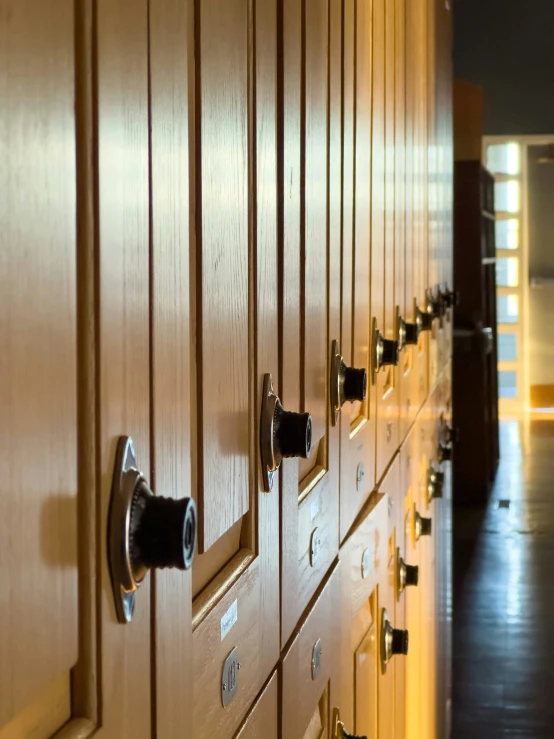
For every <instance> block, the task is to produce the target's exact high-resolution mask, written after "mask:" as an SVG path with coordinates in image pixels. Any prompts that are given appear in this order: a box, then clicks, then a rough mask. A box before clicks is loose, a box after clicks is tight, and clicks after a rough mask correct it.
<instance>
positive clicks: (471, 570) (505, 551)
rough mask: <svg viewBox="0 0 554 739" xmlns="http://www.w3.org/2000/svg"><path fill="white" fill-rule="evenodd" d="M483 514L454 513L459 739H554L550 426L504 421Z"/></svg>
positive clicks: (553, 430)
mask: <svg viewBox="0 0 554 739" xmlns="http://www.w3.org/2000/svg"><path fill="white" fill-rule="evenodd" d="M500 434H501V462H500V467H499V470H498V475H497V479H496V482H495V486H494V489H493V491H492V495H491V498H490V501H489V504H488V506H487V507H486V508H480V509H478V508H472V509H461V508H457V509H456V511H455V521H454V550H455V571H454V696H453V735H452V736H453V739H466V737H471V739H497V737H527V739H542V738H543V737H548V738H549V739H552V737H554V624H553V621H554V619H553V616H552V613H553V611H554V577H552V571H553V565H554V491H553V487H554V422H553V421H550V420H532V421H528V422H527V423H524V422H518V421H506V422H503V423H502V425H501V431H500Z"/></svg>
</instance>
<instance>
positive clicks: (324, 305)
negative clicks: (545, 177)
mask: <svg viewBox="0 0 554 739" xmlns="http://www.w3.org/2000/svg"><path fill="white" fill-rule="evenodd" d="M333 9H334V11H335V16H336V14H337V13H336V10H337V5H336V3H335V4H334V5H333ZM329 12H330V8H329V6H328V4H327V2H325V1H324V0H318V1H317V2H307V3H305V5H304V4H301V3H297V2H293V1H292V0H286V2H284V3H283V135H284V141H285V146H284V149H283V161H282V177H283V180H282V182H283V186H282V187H281V188H280V191H281V192H282V195H283V223H282V229H283V230H282V233H283V241H282V253H281V259H282V272H281V275H282V284H281V289H282V296H283V297H282V301H281V311H282V313H281V316H282V345H281V349H282V393H281V394H282V401H283V404H284V405H285V407H286V408H287V409H288V410H293V411H294V410H298V409H300V410H304V411H307V412H310V413H312V415H313V420H314V424H315V425H314V433H313V437H312V453H311V457H310V459H309V460H302V461H301V462H298V461H297V460H295V459H287V460H285V461H284V463H283V465H282V479H283V493H282V538H281V547H282V573H283V574H282V580H283V582H286V583H287V587H286V588H285V589H283V591H282V600H281V618H282V620H281V643H282V644H285V643H286V642H287V640H288V639H289V637H290V635H291V633H292V630H293V628H294V627H295V625H296V624H297V623H298V620H299V618H300V616H301V614H302V612H303V611H304V610H305V608H306V607H307V605H308V603H309V602H310V599H311V598H312V597H313V595H314V593H315V591H316V589H317V587H318V585H319V584H320V582H321V580H322V578H323V576H324V575H325V573H326V572H327V571H328V569H329V567H330V565H331V563H332V561H333V559H334V558H335V557H336V553H337V549H338V494H337V483H338V451H339V449H338V429H337V428H332V427H331V420H330V413H329V405H330V404H329V377H328V375H329V361H328V359H329V357H328V355H329V354H330V348H331V347H330V337H333V338H336V337H338V335H339V333H338V331H339V329H340V323H339V320H340V302H339V291H338V290H337V289H336V285H335V286H334V287H333V289H331V288H330V283H329V279H330V276H329V272H328V270H329V268H330V265H335V264H337V261H338V258H339V257H338V254H339V251H340V240H339V238H337V226H338V224H337V214H336V204H335V206H334V207H333V209H332V211H330V212H329V218H330V223H329V227H330V237H329V238H328V237H327V233H326V228H325V222H326V219H327V213H328V198H327V187H328V179H327V178H328V166H327V161H328V157H329V158H331V159H332V161H334V162H335V161H336V160H337V157H338V156H340V138H339V137H338V136H337V135H336V128H337V126H338V125H339V121H340V108H339V107H337V106H336V105H335V106H333V108H332V110H331V111H330V113H331V118H332V119H333V122H332V124H331V130H333V132H334V133H333V137H332V139H330V142H329V145H330V147H331V152H329V148H328V142H327V130H328V129H327V120H328V110H327V102H328V94H329V93H328V83H329V80H328V73H329V70H328V60H329V42H330V39H329V33H328V31H329ZM339 30H340V21H339V25H338V27H337V26H336V25H334V26H333V35H334V34H335V33H338V32H339ZM331 47H332V48H333V50H334V51H335V56H334V57H333V59H332V60H331V62H332V64H333V75H332V78H331V79H332V81H333V89H332V94H333V95H334V98H335V99H336V98H337V95H338V91H337V90H336V87H335V86H336V84H337V71H338V70H339V69H340V56H339V55H337V49H338V48H339V47H338V46H337V43H336V40H335V39H333V42H332V43H331ZM303 60H304V61H303ZM304 62H305V63H304ZM335 65H336V66H335ZM335 117H337V118H336V119H335ZM297 143H298V144H299V145H297ZM314 332H317V333H318V336H314V335H313V334H314ZM316 529H317V531H315V530H316ZM314 532H315V533H314ZM314 536H317V539H318V540H319V542H320V546H319V556H318V557H317V560H315V559H312V558H311V557H310V549H311V541H312V537H314Z"/></svg>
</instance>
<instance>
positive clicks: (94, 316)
mask: <svg viewBox="0 0 554 739" xmlns="http://www.w3.org/2000/svg"><path fill="white" fill-rule="evenodd" d="M2 7H3V11H4V10H5V12H0V49H2V51H1V52H0V72H1V74H0V79H2V83H1V85H0V87H1V89H2V92H3V93H4V94H3V99H5V101H6V103H7V104H6V105H5V106H3V107H2V109H1V110H0V128H1V130H2V131H3V132H4V134H5V135H4V136H3V137H2V144H0V146H2V147H3V148H2V153H3V158H2V161H3V167H2V171H1V173H0V182H1V184H2V191H3V192H4V194H5V197H4V198H3V200H2V205H0V223H1V225H2V227H3V228H2V234H3V240H2V248H1V249H0V279H1V280H2V288H3V289H2V291H1V293H0V308H1V310H0V316H1V317H0V336H1V337H2V341H3V344H2V361H1V362H0V429H1V432H0V433H1V435H2V444H1V445H0V464H1V467H0V469H1V470H2V471H3V472H4V474H3V475H2V483H1V485H2V496H1V499H2V501H3V502H2V506H3V508H2V513H3V515H2V516H1V517H0V520H2V522H3V523H2V533H1V535H0V739H16V738H17V739H19V738H21V739H49V737H54V736H56V737H58V739H85V738H86V737H88V736H92V735H93V734H94V735H95V736H99V737H101V739H103V738H104V737H105V739H149V737H151V736H158V737H160V738H161V739H162V738H163V739H177V737H179V738H180V739H208V738H211V737H214V736H217V737H220V738H221V739H258V738H260V739H261V738H262V737H263V738H264V739H279V738H280V737H283V738H285V737H286V739H293V738H294V737H298V739H312V738H314V739H315V737H317V738H318V739H320V738H321V737H326V739H341V734H342V729H341V726H342V725H344V727H345V730H346V731H348V732H349V733H355V734H358V735H362V736H363V735H366V736H368V737H372V739H373V737H378V739H404V738H405V739H409V738H413V739H419V738H420V737H423V736H424V737H425V739H432V738H433V737H437V739H446V737H447V735H448V720H449V719H448V711H449V701H450V692H451V677H450V672H449V654H450V651H451V645H450V625H451V618H452V612H451V602H452V601H451V575H450V568H451V560H450V546H451V529H452V524H451V508H450V505H451V502H450V481H451V475H450V470H449V465H450V463H449V462H445V461H441V460H440V459H439V456H440V455H439V451H440V444H441V443H443V441H444V439H445V434H446V431H445V429H447V428H448V426H449V425H450V424H451V415H452V411H451V407H452V406H451V401H450V382H451V367H450V353H451V339H450V331H451V326H452V325H451V323H450V322H449V321H450V315H449V313H448V311H446V310H445V311H443V313H442V314H441V316H442V318H441V319H440V320H439V319H438V318H434V317H433V316H432V315H431V312H430V311H431V308H432V306H431V301H430V296H431V297H432V296H434V297H436V295H437V290H438V289H439V288H440V289H441V291H442V293H445V291H446V286H449V287H451V268H452V258H451V235H450V231H451V219H452V212H451V211H452V208H451V202H450V201H451V178H452V173H451V170H450V164H449V161H450V152H451V131H450V116H451V112H450V105H451V103H450V100H449V89H450V87H449V85H450V76H451V75H450V66H449V63H447V62H448V58H449V54H450V43H451V39H450V24H451V18H450V13H449V11H448V10H447V9H446V8H445V7H444V4H442V3H439V2H438V0H437V2H436V3H435V2H434V0H426V1H425V2H423V0H421V1H418V2H416V3H408V2H406V0H391V1H390V2H389V0H386V1H385V0H373V2H370V0H301V1H300V2H299V1H298V0H283V2H278V1H277V0H226V2H224V3H222V2H219V1H218V0H202V2H193V0H184V1H183V0H150V2H148V3H147V2H139V3H136V2H131V0H110V2H108V0H98V1H97V2H92V0H83V2H79V3H69V2H68V1H66V0H59V1H58V2H52V0H42V1H41V2H38V0H29V1H28V2H26V3H23V4H21V3H18V2H15V0H5V1H4V4H3V6H2ZM430 290H431V292H429V291H430ZM443 307H444V306H443ZM422 316H423V318H424V319H425V320H424V321H423V319H422ZM401 318H402V319H404V321H406V322H408V323H409V324H410V325H416V323H417V321H418V320H419V321H422V326H423V323H425V324H426V326H425V327H426V328H427V329H429V330H426V331H421V332H419V335H418V336H416V337H415V341H412V343H410V344H409V345H407V346H405V347H403V348H401V349H400V348H399V347H398V345H397V342H398V340H399V337H400V335H401V331H400V329H401V325H402V324H401V321H400V319H401ZM431 329H432V330H431ZM377 332H379V338H380V340H382V341H383V342H389V343H388V344H386V345H385V344H383V347H385V346H387V347H388V349H386V351H387V352H388V357H389V360H388V361H386V362H383V366H382V367H380V368H379V371H376V370H377V367H376V364H377V362H376V357H377V351H376V346H377V345H376V337H377ZM397 350H398V355H399V356H398V364H395V357H396V352H397ZM391 352H392V354H391ZM391 357H392V360H391ZM341 358H342V360H341V361H342V363H337V360H338V359H341ZM337 367H339V368H340V372H337ZM345 368H351V369H354V370H357V371H358V374H357V375H356V377H357V378H358V382H359V384H358V385H357V389H356V392H355V393H349V394H348V398H347V397H346V395H347V394H346V392H345V384H344V383H345V378H346V374H345V373H346V369H345ZM364 373H365V374H364ZM269 377H271V381H272V389H273V392H274V395H272V394H271V393H270V392H269V380H268V378H269ZM363 377H365V380H366V381H367V383H366V385H367V386H366V389H365V390H366V392H365V393H364V392H363V383H362V379H363ZM341 393H342V395H341ZM274 396H278V397H279V401H280V403H281V404H282V407H281V406H278V405H277V401H276V400H275V397H274ZM337 397H338V398H339V399H341V402H340V403H338V404H337V402H336V401H337ZM268 398H270V399H272V402H274V403H275V405H274V406H271V409H270V410H269V411H268V410H267V409H268V408H269V405H268V403H267V401H268ZM342 401H344V402H342ZM282 408H284V409H285V410H286V411H290V412H294V413H297V414H301V416H298V417H296V418H300V417H301V418H302V419H303V420H302V424H304V425H303V426H302V428H303V429H304V432H303V433H304V436H303V444H304V447H303V448H301V447H302V445H300V444H299V443H298V444H297V443H296V442H295V444H293V445H292V446H291V448H288V449H285V448H284V446H283V445H282V441H283V438H284V436H283V435H285V434H286V433H287V431H286V428H285V426H286V424H285V426H283V415H282ZM276 409H278V410H276ZM306 414H309V419H308V417H307V415H306ZM288 418H289V419H290V418H291V417H288ZM295 423H296V422H295ZM298 423H300V422H298ZM298 428H300V426H299V427H298ZM288 433H290V432H288ZM121 437H131V438H132V440H133V443H134V450H135V452H136V464H135V463H133V469H132V470H131V472H132V473H133V475H137V476H138V475H139V471H140V474H141V475H142V477H140V486H142V487H141V488H140V490H141V491H142V493H144V495H146V492H145V490H146V489H148V496H149V495H150V493H151V492H153V493H154V497H152V498H148V500H150V501H156V505H158V503H160V500H161V498H164V499H166V502H169V503H172V504H173V505H175V501H176V500H181V499H183V498H187V499H188V500H189V502H190V501H192V502H190V506H191V510H192V511H194V514H195V519H194V521H195V522H196V524H197V528H196V529H195V527H194V525H191V526H190V527H189V528H188V529H187V528H185V527H184V526H181V527H180V528H179V526H178V525H177V524H176V520H177V519H175V518H171V520H170V522H169V523H170V524H171V527H175V528H176V529H178V530H177V535H176V542H177V543H176V548H177V550H179V549H180V553H181V554H183V551H184V549H185V547H186V546H189V545H190V546H191V547H193V545H194V544H195V547H193V548H194V549H195V556H194V559H193V561H192V563H191V566H190V567H189V569H183V568H184V567H187V566H188V565H189V564H190V563H189V562H186V563H184V562H183V564H179V566H174V567H170V566H166V565H167V564H168V563H167V561H165V560H164V561H163V562H160V561H158V560H156V558H154V559H151V560H149V561H148V562H147V561H146V560H145V558H144V554H145V551H144V548H143V547H144V540H143V539H141V538H140V537H139V536H137V535H136V532H137V528H136V526H138V525H139V524H140V522H141V521H142V519H143V517H144V515H145V514H144V510H145V509H146V507H147V505H146V504H144V506H143V503H144V500H145V498H141V497H140V496H139V495H138V493H137V490H138V487H136V486H135V487H133V488H132V489H131V488H129V487H125V485H124V486H123V487H124V488H125V494H126V496H127V502H128V508H127V509H126V513H125V516H124V517H122V518H121V520H120V521H119V522H118V524H117V525H116V524H114V521H115V518H114V517H113V512H114V510H116V509H117V505H116V504H115V503H114V496H116V494H118V491H119V488H118V486H117V484H116V483H117V481H118V477H117V475H115V476H114V469H115V464H116V460H117V459H118V457H117V451H118V448H120V446H119V444H120V438H121ZM291 438H292V437H291ZM31 441H32V442H33V443H32V444H31V443H30V442H31ZM277 442H279V444H281V446H280V447H277ZM268 450H269V451H268ZM276 450H277V451H276ZM135 467H136V469H135ZM270 468H271V472H272V478H271V482H270V479H269V478H270V475H269V474H268V470H269V469H270ZM434 468H436V470H437V471H442V472H444V474H445V479H444V481H443V482H442V483H441V484H442V490H443V497H442V499H438V498H437V499H432V498H430V497H429V490H430V472H431V471H432V470H433V469H434ZM129 479H130V478H129ZM114 481H115V482H114ZM126 484H127V483H126ZM165 504H166V503H163V504H162V503H160V505H165ZM421 517H423V519H426V518H431V519H432V531H431V532H428V531H427V532H425V531H423V533H422V529H425V526H426V524H425V522H424V521H422V518H421ZM169 523H168V520H165V522H164V521H162V522H161V523H160V522H158V523H157V525H159V526H160V529H159V530H158V531H157V532H156V536H157V537H158V538H157V539H156V541H158V542H164V543H167V542H168V541H169V540H170V539H171V536H170V534H169V532H168V528H167V527H168V525H169ZM162 524H163V525H162ZM420 534H421V535H420ZM425 534H430V535H425ZM171 540H172V541H173V539H171ZM125 541H127V543H128V548H127V549H125V547H124V543H125ZM187 542H188V544H187ZM114 552H119V553H120V555H121V558H122V559H125V563H126V566H127V567H128V569H129V571H130V572H131V574H132V575H133V577H134V576H135V575H136V578H135V579H133V588H134V590H133V591H132V592H133V597H134V598H135V601H134V602H135V607H134V610H132V609H130V610H128V611H127V612H125V613H123V611H122V609H119V610H117V609H116V607H115V604H116V602H118V601H117V599H118V598H121V597H122V593H124V594H125V595H129V594H130V592H131V591H129V590H125V587H126V586H125V585H124V583H122V582H120V581H119V579H118V573H117V572H116V570H114V567H113V561H112V560H113V553H114ZM139 555H140V556H141V557H142V559H141V560H140V562H141V564H140V566H138V565H137V564H136V563H137V557H138V556H139ZM171 563H172V564H175V561H174V560H172V562H171ZM406 567H418V568H419V570H418V572H419V584H418V586H417V587H416V586H415V583H412V584H411V585H410V584H406V582H405V581H406V578H407V577H408V573H410V574H409V577H410V578H411V579H412V580H413V578H414V577H415V574H414V573H415V570H407V569H406ZM138 585H140V587H138ZM123 616H124V617H123ZM122 621H126V623H122ZM394 629H396V630H398V631H393V630H394ZM405 632H408V634H409V644H408V643H407V641H406V637H405V635H404V634H405ZM406 649H407V650H408V654H407V655H404V654H401V652H405V651H406ZM394 651H397V652H399V653H398V654H396V655H394V654H393V653H394Z"/></svg>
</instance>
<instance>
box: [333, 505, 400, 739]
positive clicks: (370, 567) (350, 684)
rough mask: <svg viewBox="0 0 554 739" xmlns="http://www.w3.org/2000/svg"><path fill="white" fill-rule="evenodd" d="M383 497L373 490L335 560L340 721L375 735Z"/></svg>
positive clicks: (384, 529) (385, 526)
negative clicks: (337, 573)
mask: <svg viewBox="0 0 554 739" xmlns="http://www.w3.org/2000/svg"><path fill="white" fill-rule="evenodd" d="M388 529H389V497H388V496H387V495H384V494H381V493H373V494H372V495H371V497H370V498H369V500H368V501H367V503H366V505H365V506H364V508H363V509H362V511H361V512H360V515H359V519H358V525H357V527H356V528H355V529H354V530H353V532H352V533H351V535H350V536H349V537H348V539H347V540H346V541H345V542H344V543H343V545H342V547H341V549H340V554H339V559H340V562H341V568H342V576H341V583H342V585H341V647H340V697H339V703H340V705H339V708H340V714H341V720H342V722H343V723H344V725H345V726H346V728H347V729H348V731H349V732H350V733H356V734H357V735H360V736H363V735H366V736H368V737H370V736H378V728H379V726H378V722H379V692H378V688H379V673H380V670H381V655H380V644H379V629H380V625H379V616H380V612H379V590H378V586H379V582H380V580H382V578H383V573H385V577H386V570H387V553H388V552H387V538H388Z"/></svg>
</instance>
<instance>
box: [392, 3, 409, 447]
mask: <svg viewBox="0 0 554 739" xmlns="http://www.w3.org/2000/svg"><path fill="white" fill-rule="evenodd" d="M406 45H407V44H406V0H396V5H395V92H394V98H395V147H394V148H395V185H394V187H395V238H394V241H395V258H394V274H395V303H396V314H397V321H399V322H400V321H404V322H406V323H413V295H412V270H413V255H412V253H411V248H412V243H411V239H409V238H408V234H407V231H408V218H409V214H408V202H407V196H408V192H409V188H408V177H409V176H410V175H411V168H409V167H408V155H409V151H408V144H407V134H408V125H409V116H408V112H407V105H406V100H407V70H406V60H407V54H406ZM397 335H398V340H399V341H400V346H399V349H400V359H399V365H398V370H397V376H398V406H399V433H398V440H399V443H401V442H402V441H403V440H404V439H405V438H406V434H407V433H408V429H409V428H410V426H411V425H412V423H413V410H412V409H413V407H414V406H413V404H412V399H411V398H412V392H411V385H412V377H411V372H412V364H413V348H414V346H413V344H407V343H406V339H407V338H408V336H407V335H406V333H404V334H403V335H401V325H400V324H399V325H397ZM409 338H410V340H411V341H413V337H409Z"/></svg>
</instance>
